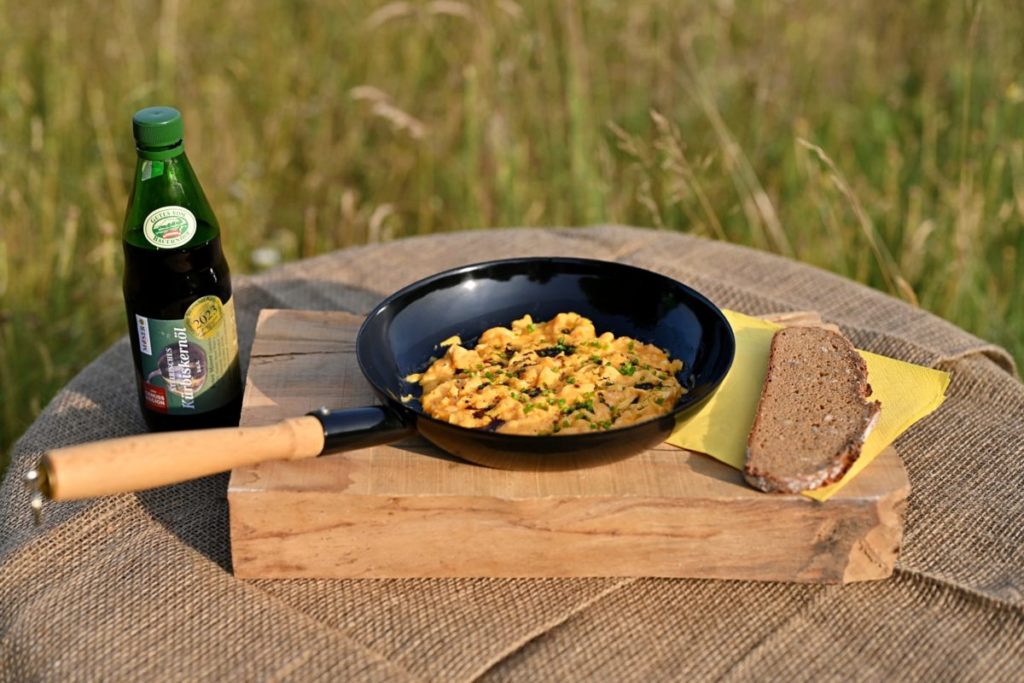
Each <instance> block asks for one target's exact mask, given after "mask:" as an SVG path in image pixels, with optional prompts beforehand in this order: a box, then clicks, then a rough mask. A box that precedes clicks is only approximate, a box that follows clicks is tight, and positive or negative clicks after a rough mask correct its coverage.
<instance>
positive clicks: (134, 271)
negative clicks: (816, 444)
mask: <svg viewBox="0 0 1024 683" xmlns="http://www.w3.org/2000/svg"><path fill="white" fill-rule="evenodd" d="M132 129H133V133H134V136H135V147H136V150H137V151H138V162H137V164H136V167H135V179H134V182H133V184H132V190H131V195H130V196H129V198H128V209H127V211H126V215H125V221H124V233H123V246H124V300H125V308H126V310H127V314H128V331H129V332H128V334H129V337H130V339H131V346H132V357H133V360H134V362H135V380H136V383H137V385H138V391H139V404H140V406H141V408H142V415H143V417H144V419H145V421H146V424H147V425H148V426H149V428H150V429H151V430H154V431H163V430H168V429H196V428H203V427H216V426H225V425H230V424H237V423H238V415H239V411H240V408H241V397H242V392H241V376H240V371H239V365H238V333H237V327H236V324H235V302H234V300H233V299H232V297H231V273H230V271H229V269H228V263H227V260H226V259H225V257H224V251H223V249H222V248H221V240H220V226H219V225H218V223H217V218H216V217H215V216H214V213H213V211H212V210H211V208H210V204H209V202H208V201H207V199H206V196H205V195H204V194H203V189H202V187H201V186H200V184H199V180H198V179H197V178H196V174H195V172H194V171H193V170H192V166H191V164H189V161H188V157H187V156H186V155H185V144H184V124H183V121H182V117H181V114H180V113H179V112H178V111H177V110H176V109H173V108H171V107H150V108H147V109H142V110H140V111H138V112H137V113H136V114H135V116H134V117H133V118H132Z"/></svg>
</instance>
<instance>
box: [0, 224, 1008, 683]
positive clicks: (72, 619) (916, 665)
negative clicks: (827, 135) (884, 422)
mask: <svg viewBox="0 0 1024 683" xmlns="http://www.w3.org/2000/svg"><path fill="white" fill-rule="evenodd" d="M516 255H571V256H585V257H593V258H602V259H609V260H617V261H622V262H626V263H632V264H636V265H639V266H642V267H645V268H649V269H652V270H656V271H660V272H663V273H665V274H667V275H670V276H672V277H675V278H677V279H679V280H681V281H683V282H686V283H689V284H691V285H692V286H694V287H696V288H697V289H699V290H701V291H703V292H704V293H706V294H707V295H708V296H709V297H710V298H711V299H712V300H714V301H715V302H716V303H717V304H719V305H721V306H726V307H729V308H733V309H736V310H739V311H743V312H746V313H751V314H760V313H768V312H777V311H785V310H801V309H814V310H818V311H820V312H821V314H822V315H823V316H824V317H825V318H826V319H828V320H831V321H834V322H837V323H839V324H840V325H841V326H842V328H843V330H844V331H845V332H846V333H847V334H848V335H849V336H850V337H851V338H852V339H853V341H854V342H855V343H856V344H857V346H859V347H861V348H864V349H867V350H870V351H875V352H877V353H882V354H885V355H889V356H892V357H895V358H900V359H904V360H908V361H912V362H915V363H920V364H923V365H930V366H936V367H941V368H942V369H945V370H949V371H951V372H952V373H953V379H952V384H951V386H950V390H949V398H948V400H947V401H946V403H945V404H944V405H943V406H942V408H941V409H940V410H939V411H937V412H936V413H935V414H933V415H931V416H930V417H928V418H926V419H925V420H924V421H922V422H921V423H919V424H917V425H915V427H914V428H912V429H911V430H910V431H909V432H907V433H906V434H905V435H904V436H903V437H902V438H901V439H900V441H899V442H898V444H897V446H898V448H899V450H900V453H901V454H902V455H903V458H904V460H905V462H906V464H907V468H908V471H909V475H910V479H911V483H912V486H913V492H912V494H911V498H910V503H909V508H908V513H907V527H906V534H905V537H904V547H903V550H902V554H901V556H900V560H899V564H898V567H897V570H896V572H895V574H894V576H893V577H892V578H891V579H889V580H887V581H883V582H875V583H866V584H854V585H850V586H816V585H788V584H774V583H745V582H735V581H695V580H666V579H643V578H638V579H590V580H494V579H465V580H388V581H382V580H363V581H327V580H321V581H316V580H289V581H240V580H237V579H235V578H234V577H233V576H232V574H231V571H230V569H231V568H230V553H229V545H228V544H229V539H228V527H227V514H228V511H227V501H226V498H225V493H226V486H227V478H226V476H223V475H222V476H217V477H210V478H207V479H204V480H200V481H196V482H190V483H187V484H182V485H179V486H171V487H167V488H164V489H160V490H156V491H150V492H146V493H142V494H137V495H122V496H117V497H112V498H108V499H104V500H99V501H89V502H82V503H73V504H64V505H51V506H50V507H49V508H48V510H47V521H46V525H45V526H44V527H43V528H41V529H36V528H33V526H32V524H31V520H30V518H29V515H28V507H27V498H26V496H25V495H24V494H23V492H22V489H21V485H20V476H21V473H22V472H24V471H25V469H26V468H27V467H28V466H29V464H30V463H31V462H33V461H34V460H35V458H37V457H38V455H39V454H40V453H41V452H42V451H43V450H45V449H47V448H51V447H55V446H62V445H67V444H72V443H77V442H82V441H87V440H92V439H99V438H104V437H112V436H119V435H125V434H131V433H135V432H139V431H142V429H143V424H142V421H141V417H140V416H139V414H138V408H137V406H136V397H135V393H134V388H133V386H132V384H131V371H130V363H131V360H130V356H129V351H128V347H127V343H126V341H125V340H122V341H121V342H119V343H117V344H115V345H114V346H113V347H112V348H110V349H109V350H108V351H107V352H106V353H104V354H103V355H101V356H100V357H99V358H98V359H96V360H95V361H94V362H93V363H92V364H91V365H89V366H88V367H87V368H86V369H85V370H84V371H83V372H82V373H81V374H79V375H78V376H77V377H76V378H75V379H74V380H72V381H71V382H70V383H69V384H68V386H67V387H66V388H65V389H64V390H62V391H61V392H60V393H59V395H58V396H57V397H56V398H55V399H54V400H53V402H52V403H51V404H50V405H49V406H48V407H47V408H46V410H45V411H44V412H43V414H42V415H41V416H40V418H39V419H38V420H37V421H36V422H35V424H34V425H32V427H31V428H30V429H29V430H28V432H27V433H26V434H25V435H24V437H23V438H22V439H21V440H20V441H19V442H18V444H17V445H16V447H15V449H14V453H13V463H12V467H11V470H10V472H9V474H8V475H7V477H6V479H5V481H4V482H3V483H2V485H0V681H21V680H160V681H166V680H236V679H237V680H275V679H286V680H311V679H320V680H368V681H374V680H442V681H470V680H477V679H482V680H505V679H517V680H544V681H547V680H616V681H618V680H637V681H653V680H703V679H722V680H844V681H845V680H891V679H915V680H949V679H962V680H993V681H994V680H1011V679H1014V678H1016V679H1019V678H1020V677H1021V676H1022V675H1024V673H1022V672H1024V494H1022V490H1024V487H1022V484H1024V385H1022V384H1021V383H1020V381H1019V379H1018V378H1017V376H1016V369H1015V368H1014V366H1013V361H1012V359H1011V357H1010V356H1009V355H1008V354H1007V353H1006V352H1005V351H1003V350H1001V349H999V348H997V347H995V346H993V345H991V344H988V343H986V342H984V341H982V340H979V339H977V338H975V337H973V336H971V335H969V334H967V333H965V332H964V331H962V330H960V329H958V328H957V327H955V326H953V325H951V324H949V323H947V322H944V321H942V320H940V319H938V318H936V317H934V316H932V315H930V314H928V313H925V312H923V311H920V310H917V309H914V308H911V307H909V306H907V305H905V304H902V303H900V302H898V301H896V300H894V299H892V298H889V297H886V296H884V295H881V294H879V293H877V292H874V291H872V290H869V289H867V288H865V287H862V286H859V285H856V284H853V283H851V282H849V281H847V280H844V279H841V278H838V277H835V276H833V275H830V274H827V273H825V272H822V271H820V270H817V269H814V268H810V267H807V266H803V265H800V264H797V263H794V262H792V261H789V260H786V259H782V258H778V257H773V256H770V255H766V254H763V253H759V252H756V251H752V250H749V249H744V248H740V247H735V246H730V245H726V244H721V243H716V242H710V241H706V240H701V239H697V238H694V237H689V236H686V235H680V234H672V233H665V232H657V231H650V230H638V229H631V228H623V227H598V228H587V229H552V230H525V229H523V230H490V231H478V232H468V233H460V234H450V235H441V236H433V237H425V238H413V239H408V240H403V241H399V242H394V243H390V244H385V245H375V246H367V247H361V248H356V249H349V250H345V251H341V252H337V253H333V254H329V255H326V256H323V257H320V258H316V259H312V260H308V261H305V262H302V263H297V264H293V265H289V266H286V267H283V268H280V269H278V270H276V271H273V272H271V273H268V274H265V275H261V276H258V277H250V278H240V279H239V282H238V285H237V286H236V289H235V292H236V296H237V299H236V301H237V307H238V312H239V324H240V334H241V337H242V343H243V348H244V349H245V351H244V353H247V349H248V346H249V344H251V340H252V334H253V327H254V324H255V319H256V314H257V312H258V310H259V309H260V308H262V307H280V308H288V307H291V308H315V309H341V310H347V311H351V312H357V313H358V312H363V311H366V310H367V309H369V308H370V307H371V306H372V305H373V304H374V303H375V302H376V301H378V300H379V299H380V298H381V297H383V296H384V295H385V294H387V293H390V292H391V291H393V290H395V289H396V288H398V287H400V286H402V285H404V284H407V283H409V282H411V281H413V280H415V279H418V278H420V277H422V276H426V275H428V274H431V273H433V272H436V271H438V270H441V269H444V268H447V267H450V266H455V265H459V264H464V263H469V262H473V261H481V260H487V259H492V258H497V257H505V256H516ZM454 551H455V552H457V549H454Z"/></svg>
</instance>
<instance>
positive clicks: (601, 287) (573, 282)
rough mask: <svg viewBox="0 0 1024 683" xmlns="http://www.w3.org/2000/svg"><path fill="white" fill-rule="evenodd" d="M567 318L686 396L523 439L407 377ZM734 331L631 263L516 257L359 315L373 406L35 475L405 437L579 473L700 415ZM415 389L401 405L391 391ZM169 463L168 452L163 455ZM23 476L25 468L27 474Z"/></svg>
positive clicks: (75, 490) (121, 476)
mask: <svg viewBox="0 0 1024 683" xmlns="http://www.w3.org/2000/svg"><path fill="white" fill-rule="evenodd" d="M568 311H573V312H576V313H579V314H581V315H583V316H586V317H588V318H590V319H591V320H593V322H594V326H595V328H596V329H597V331H598V332H599V333H600V332H605V331H610V332H613V333H614V334H615V335H616V336H620V335H628V336H630V337H633V338H635V339H638V340H640V341H643V342H647V343H651V344H655V345H657V346H659V347H661V348H662V349H665V350H667V351H668V352H669V354H670V356H671V357H672V358H673V359H679V360H682V361H683V369H682V370H681V371H680V373H679V375H678V379H679V381H680V383H681V384H682V385H683V386H684V387H685V388H686V389H687V392H686V393H685V394H684V395H683V396H682V397H681V398H680V399H679V401H678V402H677V403H676V405H675V406H674V407H673V409H672V411H671V412H670V413H668V414H667V415H664V416H662V417H659V418H656V419H652V420H650V421H647V422H643V423H640V424H636V425H631V426H629V427H625V428H622V429H613V430H608V431H600V432H593V433H587V434H573V435H565V436H557V435H553V436H522V435H511V434H501V433H497V432H488V431H485V430H480V429H468V428H465V427H458V426H455V425H451V424H448V423H446V422H443V421H440V420H437V419H434V418H432V417H429V416H428V415H426V414H425V413H424V412H423V410H422V406H421V405H420V403H419V400H418V396H419V387H418V386H417V385H415V384H411V383H409V382H406V381H405V379H404V378H405V377H406V376H408V375H409V374H411V373H414V372H422V371H423V370H424V369H425V368H426V367H427V365H429V362H430V359H431V358H432V357H436V356H439V355H441V350H440V349H439V346H438V343H439V342H440V341H441V340H443V339H446V338H448V337H450V336H452V335H459V336H460V337H461V338H462V340H463V343H464V345H466V346H468V347H470V348H471V347H472V346H473V345H475V342H476V339H477V337H478V336H479V335H480V334H481V333H482V332H483V331H484V330H486V329H488V328H490V327H494V326H496V325H502V326H508V325H509V323H510V322H511V321H512V320H515V319H517V318H520V317H522V316H523V315H524V314H527V313H529V314H530V315H531V316H532V317H533V319H534V320H537V321H544V320H549V319H550V318H552V317H554V316H555V314H557V313H560V312H568ZM734 351H735V340H734V337H733V333H732V329H731V328H730V327H729V324H728V322H727V321H726V319H725V317H724V316H723V315H722V312H721V311H720V310H719V309H718V308H717V307H715V305H714V304H712V303H711V302H710V301H708V299H707V298H705V297H704V296H703V295H701V294H700V293H698V292H696V291H695V290H693V289H691V288H690V287H687V286H686V285H684V284H681V283H679V282H677V281H675V280H672V279H671V278H668V277H665V276H663V275H659V274H657V273H653V272H650V271H647V270H643V269H640V268H635V267H633V266H628V265H624V264H620V263H611V262H605V261H594V260H586V259H574V258H522V259H508V260H502V261H491V262H488V263H480V264H475V265H469V266H463V267H461V268H456V269H453V270H449V271H445V272H443V273H439V274H437V275H433V276H431V277H428V278H426V279H424V280H420V281H419V282H416V283H414V284H411V285H409V286H408V287H406V288H404V289H402V290H400V291H398V292H396V293H394V294H392V295H391V296H389V297H388V298H387V299H385V300H384V301H382V302H381V303H380V304H378V305H377V306H376V307H375V308H374V309H373V310H372V311H371V312H370V314H369V315H368V316H367V318H366V320H365V321H364V323H363V325H362V327H361V328H360V329H359V334H358V336H357V338H356V353H357V357H358V360H359V367H360V368H361V369H362V372H363V374H364V375H365V377H366V379H367V381H368V382H369V383H370V384H371V386H372V387H373V389H374V391H375V392H376V393H377V395H378V396H379V397H380V399H381V401H382V404H381V405H379V406H370V407H365V408H354V409H353V408H350V409H342V410H335V411H331V410H327V409H322V410H320V411H316V412H315V413H311V414H310V415H309V416H305V417H301V418H292V419H289V420H285V421H283V422H281V423H278V424H275V425H271V426H268V427H242V428H226V429H216V430H204V431H202V432H172V433H165V434H147V435H142V436H135V437H127V438H124V439H114V440H111V441H105V442H95V443H92V444H85V445H82V446H72V447H69V448H66V449H59V450H56V451H51V452H49V453H47V454H46V455H44V456H43V458H42V460H41V461H40V466H39V467H38V469H37V471H33V473H34V474H35V479H34V481H35V482H36V485H37V486H38V487H39V488H40V489H41V490H42V491H43V492H44V493H45V494H47V495H49V496H50V497H52V498H54V499H71V498H84V497H91V496H96V495H105V494H109V493H117V492H122V491H128V490H141V489H144V488H150V487H153V486H159V485H163V484H168V483H173V482H176V481H183V480H185V479H190V478H194V477H197V476H203V475H206V474H211V473H214V472H219V471H224V470H227V469H231V468H233V467H236V466H238V465H242V464H251V463H254V462H260V461H264V460H273V459H295V458H304V457H313V456H316V455H320V454H322V453H329V452H336V451H339V450H348V449H353V448H360V447H365V446H369V445H374V444H379V443H387V442H391V441H396V440H398V439H401V438H403V437H405V436H407V435H409V434H410V433H412V432H413V431H417V432H419V433H420V434H421V435H422V436H423V437H425V438H426V439H428V440H429V441H431V442H433V443H434V444H436V445H437V446H439V447H440V448H442V449H444V450H445V451H447V452H449V453H451V454H453V455H456V456H458V457H460V458H463V459H465V460H468V461H470V462H474V463H477V464H481V465H486V466H489V467H498V468H505V469H534V470H551V469H567V468H576V467H587V466H592V465H596V464H601V463H606V462H610V461H613V460H617V459H620V458H624V457H627V456H629V455H633V454H635V453H638V452H640V451H643V450H645V449H647V448H649V447H651V446H653V445H655V444H657V443H660V442H661V441H663V440H664V439H665V438H666V437H667V436H668V435H669V433H670V432H671V431H672V428H673V426H674V425H675V423H676V420H677V419H679V418H680V417H682V416H685V415H686V414H687V413H690V412H692V411H693V410H694V409H696V408H697V407H698V406H700V405H701V404H702V403H703V402H704V401H705V400H707V398H708V397H709V396H711V394H712V393H713V392H714V391H715V389H716V388H717V387H718V385H719V383H720V382H721V381H722V379H723V378H724V377H725V375H726V373H727V372H728V370H729V367H730V365H731V364H732V359H733V355H734ZM409 394H412V395H413V396H414V399H413V400H412V401H408V402H403V401H402V396H407V395H409ZM162 454H166V455H162ZM33 473H30V477H31V476H32V474H33Z"/></svg>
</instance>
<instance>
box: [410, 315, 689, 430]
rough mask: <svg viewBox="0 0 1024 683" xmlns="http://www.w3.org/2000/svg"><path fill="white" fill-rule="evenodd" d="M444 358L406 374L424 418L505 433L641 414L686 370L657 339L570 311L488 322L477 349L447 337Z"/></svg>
mask: <svg viewBox="0 0 1024 683" xmlns="http://www.w3.org/2000/svg"><path fill="white" fill-rule="evenodd" d="M445 342H446V343H447V344H446V346H447V349H446V352H445V354H444V356H443V357H441V358H440V359H438V360H437V361H435V362H434V363H433V364H432V365H431V366H430V367H429V368H428V369H427V371H426V372H424V373H423V374H422V375H410V376H409V377H408V378H406V379H407V380H408V381H410V382H419V384H420V385H421V386H422V387H423V396H422V399H421V402H422V404H423V408H424V410H425V411H426V412H427V414H428V415H430V416H431V417H435V418H437V419H439V420H444V421H446V422H449V423H451V424H455V425H459V426H462V427H469V428H473V429H486V430H488V431H496V432H500V433H504V434H527V435H534V436H538V435H547V434H580V433H588V432H591V431H597V430H605V429H615V428H617V427H625V426H628V425H632V424H636V423H638V422H644V421H646V420H649V419H651V418H654V417H657V416H659V415H664V414H665V413H668V412H670V411H671V410H672V408H673V407H674V406H675V404H676V401H677V400H678V399H679V398H680V397H681V396H682V395H683V393H685V392H684V389H683V387H682V386H681V385H680V384H679V382H678V380H676V377H675V375H676V373H678V372H679V371H680V370H682V368H683V364H682V362H681V361H679V360H670V359H669V357H668V354H667V353H665V352H664V351H662V350H661V349H659V348H658V347H657V346H652V345H650V344H644V343H642V342H639V341H637V340H635V339H630V338H629V337H616V336H614V335H613V334H612V333H610V332H605V333H604V334H601V335H598V334H597V333H596V331H595V330H594V324H593V322H591V321H590V320H588V319H587V318H584V317H583V316H580V315H578V314H576V313H559V314H558V315H556V316H555V317H554V318H553V319H552V320H550V321H548V322H546V323H535V322H534V321H533V320H532V319H531V318H530V316H529V315H526V316H523V317H522V318H520V319H519V320H516V321H514V322H513V323H512V327H511V329H509V328H505V327H492V328H491V329H489V330H487V331H486V332H484V333H483V334H482V335H480V341H479V343H478V344H477V346H476V348H474V349H466V348H464V347H463V346H462V341H461V340H460V339H458V338H457V337H455V338H451V339H446V340H445Z"/></svg>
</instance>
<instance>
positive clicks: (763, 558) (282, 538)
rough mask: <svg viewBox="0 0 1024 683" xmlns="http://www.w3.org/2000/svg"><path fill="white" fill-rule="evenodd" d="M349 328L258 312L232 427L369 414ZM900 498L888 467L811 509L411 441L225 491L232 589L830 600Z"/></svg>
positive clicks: (719, 468)
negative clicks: (472, 458) (664, 587)
mask: <svg viewBox="0 0 1024 683" xmlns="http://www.w3.org/2000/svg"><path fill="white" fill-rule="evenodd" d="M360 322H361V319H360V318H358V317H357V316H353V315H350V314H347V313H340V312H313V311H291V310H264V311H263V312H262V314H261V315H260V319H259V323H258V326H257V331H256V341H255V343H254V344H253V350H252V360H251V363H250V366H249V374H248V379H247V382H246V388H245V399H244V403H243V409H242V424H244V425H262V424H267V423H270V422H273V421H276V420H279V419H281V418H284V417H291V416H297V415H302V414H304V413H306V412H308V411H310V410H313V409H315V408H318V407H320V406H322V405H326V406H330V407H343V406H356V405H369V404H372V403H374V402H375V399H374V396H373V394H372V392H371V390H370V388H369V386H368V385H367V383H366V381H365V380H364V379H363V377H362V375H361V373H360V371H359V368H358V366H357V364H356V359H355V335H356V331H357V329H358V326H359V324H360ZM909 489H910V485H909V482H908V480H907V475H906V472H905V470H904V468H903V465H902V463H901V462H900V459H899V457H898V456H897V455H896V452H895V451H894V450H892V449H889V450H887V451H886V452H884V453H883V454H882V455H880V456H879V457H878V459H877V460H875V462H873V463H872V464H871V465H870V466H869V467H868V468H867V469H865V470H864V472H863V473H862V474H861V475H860V476H859V477H857V478H856V479H855V480H854V481H852V482H851V483H850V484H848V485H847V486H846V487H845V488H844V489H843V490H842V491H841V492H840V493H839V494H837V495H836V496H835V497H833V498H832V499H831V500H829V501H828V502H827V503H818V502H815V501H813V500H810V499H808V498H805V497H803V496H799V495H772V494H764V493H760V492H758V491H755V490H753V489H751V488H749V487H748V486H747V485H746V484H745V483H744V482H743V479H742V477H741V476H740V473H739V472H737V471H736V470H733V469H732V468H730V467H728V466H726V465H723V464H721V463H719V462H718V461H716V460H714V459H712V458H710V457H708V456H705V455H701V454H698V453H691V452H689V451H684V450H680V449H678V448H675V447H673V446H669V445H663V446H661V447H658V448H655V449H652V450H650V451H647V452H645V453H642V454H640V455H638V456H635V457H633V458H629V459H627V460H623V461H620V462H617V463H614V464H611V465H604V466H601V467H596V468H590V469H584V470H577V471H570V472H510V471H504V470H493V469H487V468H484V467H480V466H477V465H472V464H468V463H465V462H462V461H460V460H458V459H456V458H454V457H451V456H448V455H446V454H444V453H443V452H441V451H440V450H438V449H436V448H434V447H433V446H431V445H430V444H428V443H427V442H426V441H423V440H422V439H420V438H419V437H415V438H411V439H408V440H406V441H404V442H402V443H398V444H394V445H389V446H378V447H374V448H367V449H362V450H358V451H350V452H347V453H341V454H335V455H329V456H323V457H320V458H316V459H313V460H305V461H296V462H274V463H264V464H261V465H257V466H251V467H244V468H241V469H237V470H235V471H234V472H232V474H231V481H230V485H229V487H228V502H229V505H230V510H231V545H232V557H233V561H234V571H235V574H236V575H237V576H239V577H247V578H256V577H260V578H294V577H333V578H371V577H372V578H385V577H452V576H493V577H566V576H666V577H703V578H719V579H753V580H773V581H800V582H824V583H840V582H842V583H845V582H850V581H865V580H872V579H881V578H885V577H887V576H889V574H890V573H891V572H892V568H893V563H894V562H895V560H896V555H897V552H898V549H899V544H900V539H901V537H902V531H903V519H902V518H903V510H904V507H905V504H906V497H907V494H908V492H909Z"/></svg>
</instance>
